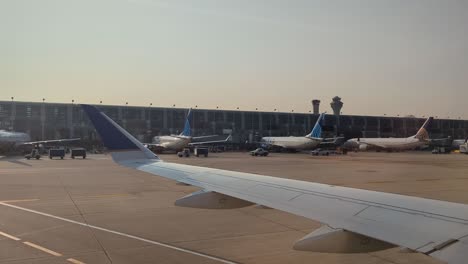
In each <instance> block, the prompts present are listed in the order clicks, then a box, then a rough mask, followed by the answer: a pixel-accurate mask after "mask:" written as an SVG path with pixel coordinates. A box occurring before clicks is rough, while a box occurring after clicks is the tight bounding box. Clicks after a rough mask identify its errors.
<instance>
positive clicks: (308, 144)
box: [260, 137, 321, 150]
mask: <svg viewBox="0 0 468 264" xmlns="http://www.w3.org/2000/svg"><path fill="white" fill-rule="evenodd" d="M260 142H261V144H265V145H267V146H275V147H281V148H284V149H291V150H309V149H314V148H316V147H317V146H318V145H319V144H320V142H321V140H320V139H316V138H310V137H263V138H262V140H261V141H260Z"/></svg>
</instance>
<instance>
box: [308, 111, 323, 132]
mask: <svg viewBox="0 0 468 264" xmlns="http://www.w3.org/2000/svg"><path fill="white" fill-rule="evenodd" d="M324 117H325V113H321V114H320V116H319V118H318V119H317V122H315V125H314V128H313V129H312V131H311V132H310V134H308V135H307V136H306V137H311V138H321V137H322V120H323V118H324Z"/></svg>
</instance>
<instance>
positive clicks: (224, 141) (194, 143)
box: [189, 135, 232, 146]
mask: <svg viewBox="0 0 468 264" xmlns="http://www.w3.org/2000/svg"><path fill="white" fill-rule="evenodd" d="M231 138H232V136H231V135H229V136H228V137H227V138H226V139H223V140H212V141H200V142H191V143H189V146H199V145H207V144H214V143H226V142H228V141H230V140H231Z"/></svg>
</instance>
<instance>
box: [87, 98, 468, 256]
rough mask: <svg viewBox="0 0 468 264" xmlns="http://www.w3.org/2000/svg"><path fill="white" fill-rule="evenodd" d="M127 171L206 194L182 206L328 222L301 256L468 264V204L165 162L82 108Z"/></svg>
mask: <svg viewBox="0 0 468 264" xmlns="http://www.w3.org/2000/svg"><path fill="white" fill-rule="evenodd" d="M83 108H84V110H85V112H86V113H87V114H88V116H89V118H90V120H91V121H92V123H93V124H94V126H95V128H96V130H97V132H98V133H99V134H100V136H101V139H102V141H103V143H104V145H105V146H106V147H107V148H108V149H109V150H110V152H111V154H112V157H113V159H114V161H115V162H116V163H118V164H120V165H123V166H126V167H130V168H134V169H137V170H140V171H144V172H147V173H150V174H153V175H157V176H161V177H165V178H168V179H172V180H175V181H178V182H182V183H186V184H189V185H193V186H197V187H200V188H201V189H202V190H201V191H199V192H195V193H193V194H190V195H188V196H185V197H182V198H181V199H179V200H177V201H176V205H179V206H188V207H196V208H213V209H229V208H239V207H243V206H248V205H251V204H260V205H264V206H267V207H271V208H275V209H278V210H282V211H285V212H289V213H292V214H295V215H299V216H303V217H306V218H309V219H312V220H316V221H319V222H321V223H322V224H323V225H324V226H322V227H321V228H319V229H318V230H315V231H313V232H312V233H311V234H309V235H307V236H306V237H304V238H303V239H301V240H299V241H298V242H297V243H296V244H295V245H294V248H295V249H299V250H309V251H315V252H329V253H358V252H359V253H361V252H370V251H375V250H381V249H386V248H389V247H394V246H400V247H403V248H406V249H410V250H412V251H416V252H421V253H423V254H426V255H429V256H432V257H435V258H437V259H439V260H442V261H445V262H447V263H450V264H462V263H466V259H467V258H468V205H465V204H457V203H450V202H444V201H438V200H430V199H423V198H418V197H411V196H403V195H397V194H391V193H383V192H375V191H368V190H360V189H354V188H346V187H339V186H332V185H326V184H318V183H312V182H305V181H298V180H291V179H283V178H276V177H270V176H262V175H256V174H250V173H241V172H234V171H227V170H219V169H211V168H205V167H197V166H189V165H181V164H174V163H169V162H163V161H161V160H160V159H159V158H158V157H157V156H156V155H154V154H153V153H152V152H150V151H149V150H148V149H146V148H145V147H144V146H143V145H141V143H139V142H138V140H137V139H135V138H134V137H133V136H131V135H130V134H129V133H128V132H127V131H125V130H124V129H123V128H121V127H120V126H119V125H118V124H117V123H115V122H114V121H112V120H111V119H110V118H109V117H107V116H106V115H105V114H104V113H102V112H100V111H99V110H98V109H96V108H95V107H94V106H88V105H84V106H83Z"/></svg>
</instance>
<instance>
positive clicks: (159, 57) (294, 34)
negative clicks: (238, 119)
mask: <svg viewBox="0 0 468 264" xmlns="http://www.w3.org/2000/svg"><path fill="white" fill-rule="evenodd" d="M467 14H468V1H463V0H460V1H449V0H445V1H441V0H420V1H418V0H410V1H408V0H401V1H400V0H388V1H383V0H382V1H378V0H368V1H364V0H362V1H358V0H353V1H351V0H343V1H332V0H323V1H312V0H304V1H291V0H284V1H276V0H265V1H254V0H235V1H234V0H232V1H222V0H193V1H177V0H164V1H158V0H127V1H123V0H107V1H104V0H102V1H99V0H92V1H86V0H80V1H66V0H57V1H51V0H40V1H37V0H30V1H21V0H0V32H1V34H0V87H1V90H0V91H1V94H0V99H3V100H9V98H10V97H11V96H14V97H15V100H20V101H27V100H33V101H40V100H41V99H42V98H43V97H45V98H46V100H47V101H54V102H70V101H71V99H75V101H77V102H85V103H98V102H99V101H100V100H103V101H104V103H108V104H124V103H125V102H126V101H128V102H129V104H131V105H148V104H149V103H150V102H151V103H153V105H160V106H169V105H172V104H176V105H177V106H180V107H191V106H195V105H198V107H200V108H215V107H216V106H217V105H219V106H220V108H225V109H234V108H236V107H240V108H241V109H250V110H251V109H255V108H256V107H258V108H259V109H261V110H272V109H274V108H278V109H279V110H282V111H291V109H294V110H295V111H297V112H299V111H303V112H306V111H309V110H310V109H311V104H310V100H311V99H314V98H318V99H320V100H322V108H321V109H322V110H324V111H325V110H326V111H328V112H331V109H330V106H329V103H330V101H331V98H332V97H333V96H335V95H339V96H341V97H342V98H343V102H344V103H345V105H344V108H343V112H344V113H346V114H371V115H382V114H384V113H386V114H387V115H397V114H400V115H407V114H414V115H417V116H422V115H429V114H431V115H437V116H444V117H446V116H450V117H458V116H462V117H464V118H468V96H467V95H468V26H467V25H468V15H467Z"/></svg>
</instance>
